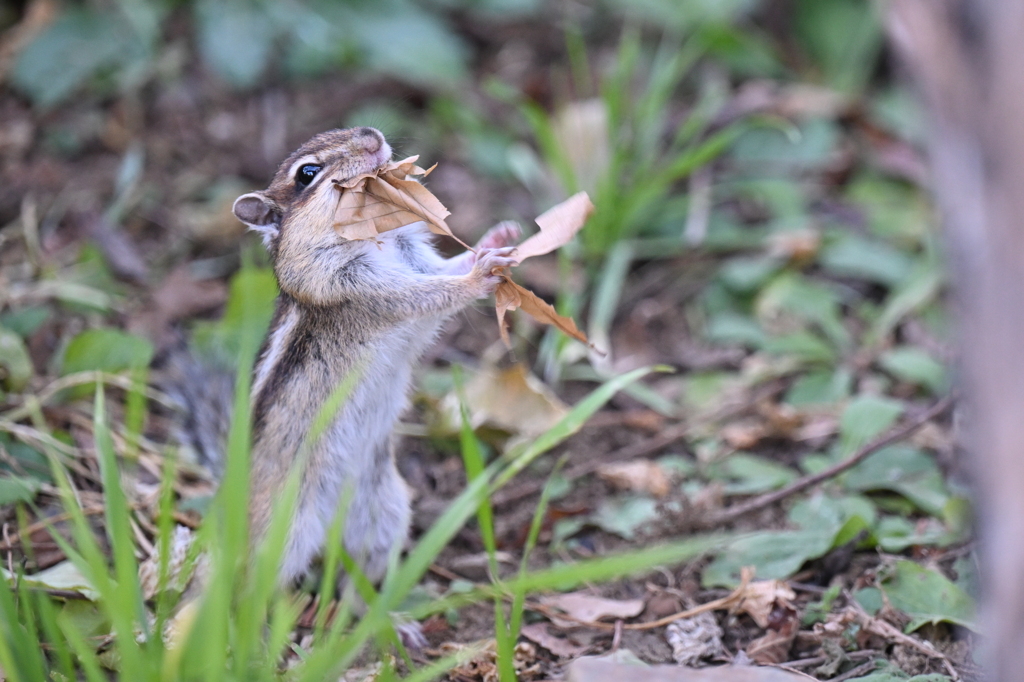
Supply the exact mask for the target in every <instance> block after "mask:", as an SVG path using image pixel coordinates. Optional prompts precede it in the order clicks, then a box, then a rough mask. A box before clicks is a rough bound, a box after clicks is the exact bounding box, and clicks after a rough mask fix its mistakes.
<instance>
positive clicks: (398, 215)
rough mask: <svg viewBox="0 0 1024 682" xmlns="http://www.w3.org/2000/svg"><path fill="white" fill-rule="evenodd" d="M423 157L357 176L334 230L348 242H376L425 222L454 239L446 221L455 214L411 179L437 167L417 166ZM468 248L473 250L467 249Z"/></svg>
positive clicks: (347, 185)
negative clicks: (391, 233) (394, 232)
mask: <svg viewBox="0 0 1024 682" xmlns="http://www.w3.org/2000/svg"><path fill="white" fill-rule="evenodd" d="M419 158H420V157H419V156H410V157H409V158H407V159H402V160H401V161H394V162H392V163H389V164H386V165H385V166H383V167H381V168H379V169H377V170H376V171H375V172H373V173H363V174H362V175H357V176H356V177H354V178H352V179H351V180H348V181H346V182H343V183H336V185H335V186H336V187H337V188H338V190H339V197H338V205H337V207H336V208H335V209H334V229H335V230H336V231H337V233H338V234H339V235H340V236H342V237H344V238H345V239H352V240H358V239H376V238H377V235H378V234H381V233H383V232H388V231H389V230H394V229H397V228H399V227H403V226H405V225H410V224H412V223H415V222H419V221H421V220H422V221H423V222H425V223H426V224H427V227H429V228H430V231H431V232H434V233H435V234H443V235H447V236H449V237H451V238H452V239H454V240H455V241H457V242H459V243H460V244H462V245H463V246H466V244H465V243H464V242H463V241H462V240H461V239H459V238H458V237H456V236H455V235H454V234H452V231H451V229H450V228H449V227H448V224H447V223H446V222H445V220H444V219H445V218H447V217H448V216H449V215H451V213H450V212H449V211H448V209H447V208H445V207H444V204H442V203H441V202H440V201H439V200H438V198H437V197H435V196H434V195H433V194H431V192H430V190H428V189H427V188H426V187H424V186H423V185H421V184H420V183H419V182H417V181H416V180H409V179H407V178H408V176H410V175H413V176H420V177H426V176H427V175H429V174H430V171H432V170H434V168H435V167H436V164H435V166H431V167H430V168H427V169H425V170H424V169H423V168H420V167H419V166H417V165H416V160H417V159H419ZM466 248H469V247H468V246H466Z"/></svg>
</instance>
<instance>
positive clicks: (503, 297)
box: [494, 273, 590, 347]
mask: <svg viewBox="0 0 1024 682" xmlns="http://www.w3.org/2000/svg"><path fill="white" fill-rule="evenodd" d="M517 308H521V309H522V311H523V312H524V313H526V314H527V315H530V316H531V317H532V318H533V319H535V320H537V321H538V322H540V323H541V324H550V325H551V326H553V327H555V328H557V329H559V330H560V331H562V332H564V333H565V334H568V335H569V336H571V337H572V338H574V339H576V340H577V341H580V342H582V343H585V344H587V345H588V346H589V345H590V342H589V341H587V336H586V334H584V333H583V332H581V331H580V330H579V327H577V326H576V322H574V321H573V320H572V318H570V317H565V316H564V315H559V314H558V312H557V311H556V310H555V308H554V306H552V305H551V304H550V303H548V302H546V301H545V300H544V299H542V298H540V297H539V296H537V294H535V293H533V292H532V291H530V290H529V289H527V288H525V287H521V286H519V285H518V284H516V283H515V282H513V281H512V279H511V278H510V277H509V276H508V275H507V274H504V273H502V281H501V283H500V284H498V288H497V289H496V290H495V291H494V310H495V312H496V313H497V315H498V329H499V330H500V331H501V340H502V341H504V342H505V345H506V346H508V347H511V346H512V342H511V340H510V339H509V337H508V330H507V329H506V328H505V313H507V312H508V311H510V310H516V309H517Z"/></svg>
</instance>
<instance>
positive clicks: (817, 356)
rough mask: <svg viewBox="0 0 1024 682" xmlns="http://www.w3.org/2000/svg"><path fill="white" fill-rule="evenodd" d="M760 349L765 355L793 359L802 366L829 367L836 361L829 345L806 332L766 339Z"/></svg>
mask: <svg viewBox="0 0 1024 682" xmlns="http://www.w3.org/2000/svg"><path fill="white" fill-rule="evenodd" d="M762 349H763V350H764V351H765V352H766V353H773V354H775V355H786V356H790V357H793V358H795V359H796V360H799V361H800V362H801V363H803V364H817V365H831V364H832V363H834V362H835V359H836V352H835V350H834V349H833V348H832V347H831V346H830V345H828V344H827V343H825V342H824V341H822V340H821V338H820V337H819V336H818V335H817V334H814V333H813V332H809V331H806V330H804V331H798V332H794V333H792V334H785V335H783V336H777V337H774V338H771V339H768V340H767V341H765V343H764V345H763V346H762Z"/></svg>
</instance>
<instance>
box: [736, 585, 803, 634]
mask: <svg viewBox="0 0 1024 682" xmlns="http://www.w3.org/2000/svg"><path fill="white" fill-rule="evenodd" d="M794 599H796V593H795V592H793V590H792V589H791V588H790V587H789V585H787V584H786V583H785V582H783V581H782V580H757V581H754V582H751V583H749V584H748V585H747V586H746V587H745V588H744V589H743V591H742V593H741V594H739V595H738V600H737V605H736V606H735V607H734V610H735V611H737V612H740V613H746V614H747V615H749V616H750V617H751V618H753V619H754V622H755V623H757V625H758V627H760V628H765V629H766V628H768V625H769V617H770V616H771V613H772V609H774V608H776V606H779V607H784V608H792V602H793V600H794Z"/></svg>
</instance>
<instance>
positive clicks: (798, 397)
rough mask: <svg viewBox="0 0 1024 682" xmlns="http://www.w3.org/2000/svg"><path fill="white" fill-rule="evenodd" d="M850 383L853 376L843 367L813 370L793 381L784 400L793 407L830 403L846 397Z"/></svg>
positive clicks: (851, 383)
mask: <svg viewBox="0 0 1024 682" xmlns="http://www.w3.org/2000/svg"><path fill="white" fill-rule="evenodd" d="M852 385H853V376H852V374H851V373H850V370H848V369H846V368H845V367H840V368H838V369H836V370H835V371H829V370H827V369H820V370H813V371H811V372H808V373H807V374H804V375H802V376H801V377H800V378H798V379H797V380H796V381H794V382H793V385H792V386H790V387H789V390H788V391H786V399H785V400H786V402H787V403H789V404H790V405H792V406H794V407H803V406H806V405H831V404H834V403H838V402H839V401H841V400H845V399H846V398H848V397H849V396H850V388H851V386H852Z"/></svg>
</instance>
